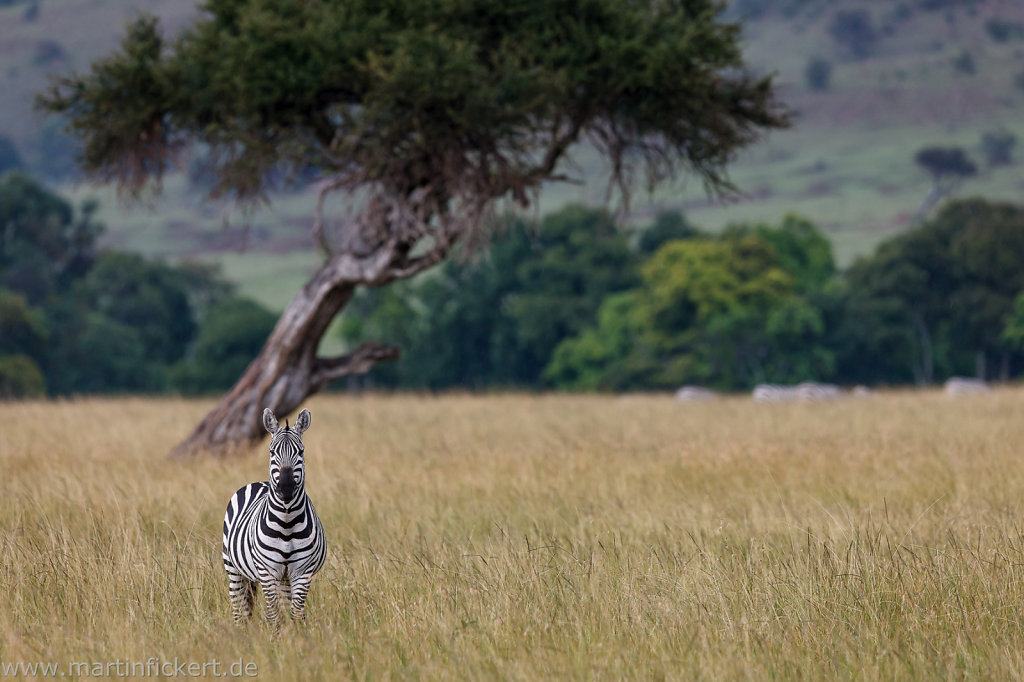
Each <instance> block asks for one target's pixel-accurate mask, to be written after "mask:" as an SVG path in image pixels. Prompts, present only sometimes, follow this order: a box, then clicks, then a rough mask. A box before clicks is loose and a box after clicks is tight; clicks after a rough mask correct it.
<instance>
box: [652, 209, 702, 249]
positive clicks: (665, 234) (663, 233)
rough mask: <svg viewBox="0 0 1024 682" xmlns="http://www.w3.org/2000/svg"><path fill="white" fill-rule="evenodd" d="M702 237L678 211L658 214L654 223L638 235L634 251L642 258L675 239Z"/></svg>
mask: <svg viewBox="0 0 1024 682" xmlns="http://www.w3.org/2000/svg"><path fill="white" fill-rule="evenodd" d="M700 236H702V233H701V231H700V230H698V229H697V228H696V227H694V226H693V225H692V224H691V223H690V222H689V221H688V220H687V219H686V216H684V215H683V214H682V213H681V212H679V211H665V212H663V213H659V214H658V216H657V217H656V218H655V219H654V222H653V223H651V224H650V225H649V226H647V227H646V228H645V229H644V230H643V232H641V233H640V238H639V239H637V242H636V250H637V251H638V252H639V253H640V254H641V255H643V256H650V255H651V254H653V253H654V252H655V251H657V250H658V249H660V248H661V246H662V244H664V243H666V242H670V241H674V240H677V239H694V238H696V237H700Z"/></svg>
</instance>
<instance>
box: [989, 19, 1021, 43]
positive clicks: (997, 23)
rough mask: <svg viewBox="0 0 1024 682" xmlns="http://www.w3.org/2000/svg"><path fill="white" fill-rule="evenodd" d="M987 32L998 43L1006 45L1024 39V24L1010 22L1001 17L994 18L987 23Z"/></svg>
mask: <svg viewBox="0 0 1024 682" xmlns="http://www.w3.org/2000/svg"><path fill="white" fill-rule="evenodd" d="M985 31H986V32H987V33H988V35H989V37H990V38H991V39H992V40H994V41H996V42H997V43H1005V42H1007V41H1009V40H1019V39H1020V38H1024V24H1021V23H1020V22H1017V21H1008V20H1006V19H1001V18H999V17H992V18H991V19H989V20H988V21H986V22H985Z"/></svg>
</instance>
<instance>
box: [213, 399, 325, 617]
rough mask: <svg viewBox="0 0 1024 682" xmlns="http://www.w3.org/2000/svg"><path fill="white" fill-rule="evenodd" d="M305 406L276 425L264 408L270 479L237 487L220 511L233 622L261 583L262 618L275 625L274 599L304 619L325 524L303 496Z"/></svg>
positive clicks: (247, 611) (245, 611)
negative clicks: (291, 423)
mask: <svg viewBox="0 0 1024 682" xmlns="http://www.w3.org/2000/svg"><path fill="white" fill-rule="evenodd" d="M309 423H310V415H309V410H303V411H302V412H300V413H299V418H298V419H297V420H296V421H295V426H293V427H289V426H288V425H287V423H286V424H285V426H283V427H282V426H281V425H280V424H278V422H277V418H276V417H274V413H273V412H271V411H270V410H269V409H266V410H264V411H263V425H264V426H265V427H266V429H267V431H269V432H270V434H271V441H270V480H269V481H260V482H258V483H250V484H249V485H247V486H245V487H242V488H239V489H238V491H237V492H236V493H235V494H234V495H233V496H232V497H231V501H230V502H229V503H228V509H227V512H226V513H225V514H224V569H225V570H226V571H227V574H228V592H229V594H230V595H231V611H232V613H233V615H234V617H235V620H236V621H239V620H241V619H242V618H248V617H249V616H251V615H252V605H253V600H254V598H255V596H256V586H257V585H259V586H261V587H262V588H263V597H264V600H265V601H266V609H267V620H268V621H270V623H271V625H273V626H274V627H275V628H276V627H277V625H278V599H279V598H281V597H283V598H285V599H287V600H289V602H290V611H291V615H292V617H293V618H296V619H299V620H301V619H303V618H305V603H306V593H307V592H308V591H309V583H310V580H312V578H313V574H315V573H316V572H317V571H319V570H320V567H321V566H323V564H324V559H325V557H326V556H327V545H326V543H325V541H324V529H323V526H321V525H320V519H319V518H317V515H316V511H315V510H314V509H313V503H312V502H311V501H310V499H309V496H308V495H306V489H305V463H304V461H303V453H304V451H305V447H304V446H303V444H302V433H303V432H304V431H305V430H306V429H308V428H309Z"/></svg>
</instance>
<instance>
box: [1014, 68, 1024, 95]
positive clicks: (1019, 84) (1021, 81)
mask: <svg viewBox="0 0 1024 682" xmlns="http://www.w3.org/2000/svg"><path fill="white" fill-rule="evenodd" d="M1013 85H1014V87H1016V88H1017V89H1018V90H1020V91H1021V92H1024V71H1021V72H1020V73H1018V74H1017V75H1016V76H1014V77H1013Z"/></svg>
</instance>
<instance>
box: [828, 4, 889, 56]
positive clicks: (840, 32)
mask: <svg viewBox="0 0 1024 682" xmlns="http://www.w3.org/2000/svg"><path fill="white" fill-rule="evenodd" d="M828 31H829V33H830V34H831V35H832V37H833V38H834V39H835V40H836V42H838V43H839V44H841V45H842V46H843V47H845V48H847V49H848V50H850V52H851V53H853V56H854V57H856V58H857V59H863V58H864V57H867V56H868V55H870V54H871V53H872V52H874V50H875V43H876V42H877V41H878V33H877V32H876V31H875V25H874V23H873V22H872V21H871V15H870V14H868V13H867V11H866V10H862V9H859V10H840V11H839V12H836V13H835V16H833V17H832V23H831V24H830V25H829V29H828Z"/></svg>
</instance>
